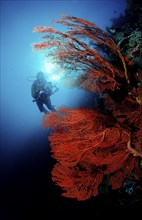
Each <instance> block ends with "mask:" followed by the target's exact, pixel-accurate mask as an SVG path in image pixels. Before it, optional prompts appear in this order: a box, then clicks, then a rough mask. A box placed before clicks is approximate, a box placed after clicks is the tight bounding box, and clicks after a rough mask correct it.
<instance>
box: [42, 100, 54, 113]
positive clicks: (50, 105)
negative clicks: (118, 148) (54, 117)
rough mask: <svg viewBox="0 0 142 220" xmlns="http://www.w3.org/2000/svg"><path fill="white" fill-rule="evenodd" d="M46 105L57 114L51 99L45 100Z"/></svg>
mask: <svg viewBox="0 0 142 220" xmlns="http://www.w3.org/2000/svg"><path fill="white" fill-rule="evenodd" d="M44 103H45V105H46V106H47V108H48V109H49V110H50V111H52V112H55V111H56V109H55V108H54V106H53V105H52V104H51V100H50V97H47V99H46V100H45V102H44Z"/></svg>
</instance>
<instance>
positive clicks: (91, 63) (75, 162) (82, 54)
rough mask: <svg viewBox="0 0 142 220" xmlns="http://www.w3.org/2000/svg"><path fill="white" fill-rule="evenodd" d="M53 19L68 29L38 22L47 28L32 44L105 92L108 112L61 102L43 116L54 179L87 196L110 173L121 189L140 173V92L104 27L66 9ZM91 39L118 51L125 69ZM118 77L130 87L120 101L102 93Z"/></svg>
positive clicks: (70, 193)
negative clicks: (49, 130)
mask: <svg viewBox="0 0 142 220" xmlns="http://www.w3.org/2000/svg"><path fill="white" fill-rule="evenodd" d="M55 22H57V23H61V24H63V25H67V26H68V27H71V30H70V31H68V32H67V33H62V32H60V31H57V30H56V29H53V28H50V27H36V28H35V30H34V32H42V33H47V35H45V36H44V37H43V38H44V40H45V39H46V40H47V41H45V42H43V43H42V42H40V43H37V44H35V45H34V48H35V49H46V50H48V49H49V52H50V53H49V54H48V56H51V57H52V58H53V60H54V61H55V62H57V63H58V64H60V65H62V67H64V70H67V73H65V75H67V76H70V77H69V78H72V77H74V76H75V80H76V85H77V86H81V87H83V88H84V89H86V90H89V91H92V92H96V91H99V92H100V93H105V98H106V100H105V102H104V105H105V109H106V110H107V111H108V112H109V115H106V114H102V113H100V112H98V111H95V110H92V109H69V108H61V109H60V110H59V111H57V112H53V113H49V114H47V115H46V116H45V117H44V119H43V127H44V128H46V127H47V128H52V129H53V132H52V133H51V135H50V136H49V140H50V143H51V152H52V156H53V157H54V159H55V160H56V161H57V164H56V165H55V166H54V168H53V170H52V179H53V181H54V182H55V183H56V184H57V185H58V186H60V187H61V188H62V189H63V191H64V192H63V195H64V196H66V197H69V198H76V199H77V200H86V199H89V198H90V197H92V196H96V195H98V194H99V189H100V188H101V186H102V183H103V180H106V179H108V180H109V182H108V184H109V185H110V186H111V187H112V189H119V188H120V187H121V186H122V185H123V184H124V182H125V181H126V180H127V179H131V178H133V179H139V178H140V177H141V176H142V172H141V170H140V165H139V164H140V158H141V157H142V124H141V121H142V109H141V106H140V104H141V102H140V95H139V96H138V97H139V99H138V97H137V95H136V96H135V94H134V93H133V89H131V86H130V80H129V75H128V72H127V68H126V63H125V59H124V57H123V55H122V54H121V52H120V50H119V49H118V47H117V46H116V44H115V42H114V41H113V40H112V39H111V38H110V37H109V36H108V35H107V34H106V33H105V32H104V31H103V30H102V29H100V28H99V27H98V26H97V25H96V24H93V23H91V22H89V21H85V20H83V19H80V18H76V17H73V16H68V15H63V16H62V19H60V20H56V21H55ZM82 39H87V41H83V40H82ZM89 40H91V41H93V42H94V45H95V44H97V43H99V44H102V45H104V46H105V47H107V48H108V49H109V50H110V51H111V52H112V53H114V54H115V55H118V57H119V58H120V59H119V60H120V61H122V64H123V69H121V70H120V68H118V67H116V66H114V65H113V64H112V63H111V62H110V61H108V60H107V59H105V57H104V56H102V54H100V53H99V51H98V50H97V49H96V48H95V47H94V48H93V47H92V46H90V45H89V44H88V43H87V42H89ZM80 71H81V73H80ZM64 72H66V71H64ZM72 72H73V75H72ZM122 78H125V80H122ZM118 79H119V80H118ZM120 79H121V80H122V81H125V85H126V87H127V89H128V91H129V93H128V94H126V97H125V98H122V99H121V101H120V102H119V101H118V100H117V101H116V100H113V99H111V98H110V97H109V96H108V97H107V95H106V94H107V93H108V92H109V94H110V93H111V92H114V91H115V90H117V91H118V90H120V89H121V85H120V84H119V82H120V81H121V80H120ZM127 89H126V90H127ZM120 95H121V92H120ZM106 177H107V178H106ZM104 182H105V181H104Z"/></svg>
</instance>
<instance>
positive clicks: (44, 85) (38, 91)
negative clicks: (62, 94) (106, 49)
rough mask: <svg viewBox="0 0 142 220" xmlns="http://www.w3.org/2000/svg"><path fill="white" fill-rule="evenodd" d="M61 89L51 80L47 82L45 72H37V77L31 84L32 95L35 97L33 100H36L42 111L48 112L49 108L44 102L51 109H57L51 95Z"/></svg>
mask: <svg viewBox="0 0 142 220" xmlns="http://www.w3.org/2000/svg"><path fill="white" fill-rule="evenodd" d="M58 90H59V89H58V88H57V87H56V86H55V85H54V86H53V85H52V83H51V82H47V80H46V79H45V77H44V73H43V72H38V73H37V79H36V80H35V81H34V82H33V84H32V86H31V95H32V97H33V98H34V100H33V102H36V104H37V106H38V108H39V110H40V112H44V113H45V114H47V113H48V110H46V108H45V107H44V104H45V105H46V106H47V108H48V109H49V110H50V111H56V109H55V108H54V106H53V105H52V104H51V100H50V96H51V95H53V94H54V93H55V92H57V91H58Z"/></svg>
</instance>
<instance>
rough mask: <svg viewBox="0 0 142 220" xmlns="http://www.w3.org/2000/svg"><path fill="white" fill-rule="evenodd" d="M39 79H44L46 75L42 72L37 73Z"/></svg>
mask: <svg viewBox="0 0 142 220" xmlns="http://www.w3.org/2000/svg"><path fill="white" fill-rule="evenodd" d="M37 79H38V80H42V79H44V73H43V72H42V71H40V72H38V73H37Z"/></svg>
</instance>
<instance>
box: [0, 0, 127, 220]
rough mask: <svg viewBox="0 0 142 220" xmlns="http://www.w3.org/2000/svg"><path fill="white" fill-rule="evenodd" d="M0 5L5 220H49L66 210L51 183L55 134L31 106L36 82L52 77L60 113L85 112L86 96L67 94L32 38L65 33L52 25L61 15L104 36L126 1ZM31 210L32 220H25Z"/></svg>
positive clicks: (69, 91) (78, 92)
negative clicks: (44, 29)
mask: <svg viewBox="0 0 142 220" xmlns="http://www.w3.org/2000/svg"><path fill="white" fill-rule="evenodd" d="M0 3H1V81H0V83H1V93H0V102H1V175H2V188H1V190H2V199H3V201H2V203H3V206H2V211H0V213H1V215H2V216H1V220H16V219H19V220H22V219H34V217H35V216H36V214H38V215H39V216H40V213H41V212H42V214H44V216H45V217H46V218H45V219H48V212H50V209H51V210H52V209H53V210H54V207H56V210H58V211H59V209H60V206H62V207H61V208H62V211H61V212H65V210H64V208H63V204H64V202H63V204H61V205H60V202H61V201H60V199H59V197H60V196H59V195H60V194H59V192H58V191H56V190H54V189H53V185H52V182H51V175H50V171H51V168H52V166H53V164H54V161H52V159H51V154H50V144H49V142H48V135H49V133H50V132H51V131H50V130H48V129H43V128H42V119H43V116H44V114H43V113H41V112H40V111H39V109H38V108H37V106H36V103H35V102H33V101H32V100H33V98H32V97H31V85H32V81H33V80H34V79H35V77H36V74H37V72H39V71H43V72H44V73H45V74H46V73H48V71H49V72H50V76H51V78H50V81H51V82H52V83H53V84H54V83H55V84H56V85H57V87H58V88H59V91H58V92H57V93H56V94H54V95H52V97H51V100H52V104H53V105H54V106H55V107H56V108H57V109H58V108H60V107H61V106H67V107H70V108H75V107H80V106H83V105H84V102H85V101H84V100H85V98H86V95H87V93H86V92H85V91H83V90H79V89H69V88H66V87H65V86H64V85H63V84H62V82H61V81H60V78H58V77H56V68H55V67H54V66H51V65H50V64H48V63H46V57H45V56H44V54H43V53H41V52H40V51H39V52H35V51H33V49H32V44H33V43H37V42H39V41H40V40H41V39H40V37H41V35H40V34H39V33H33V29H34V28H35V27H36V26H46V25H47V26H51V27H54V28H57V29H58V30H60V31H62V32H64V31H65V27H64V26H62V25H59V24H55V23H51V21H52V20H54V19H59V18H60V17H59V15H60V14H69V15H72V16H76V17H79V18H82V19H85V20H88V21H90V22H93V23H95V24H97V25H98V26H99V27H100V28H102V29H103V30H105V29H106V27H107V26H110V25H111V19H112V18H114V17H116V18H117V17H119V15H120V14H124V13H125V8H126V1H125V0H94V1H93V0H92V1H87V0H86V1H83V0H63V1H60V0H56V1H54V0H51V1H48V0H47V1H7V0H5V1H1V2H0ZM45 63H46V65H45ZM57 71H58V69H57ZM52 74H53V75H54V76H53V77H52ZM58 199H59V202H58ZM71 205H72V203H71ZM29 210H30V213H31V216H33V218H29V217H28V218H27V217H26V218H25V216H27V213H28V211H29ZM22 213H23V214H22ZM59 213H60V211H59ZM41 220H43V218H41Z"/></svg>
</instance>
